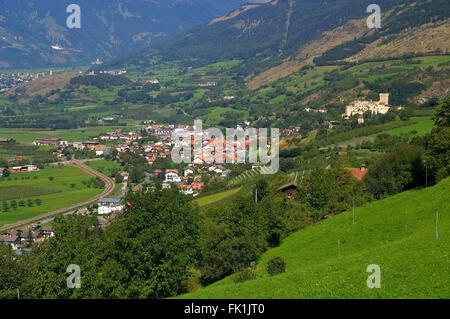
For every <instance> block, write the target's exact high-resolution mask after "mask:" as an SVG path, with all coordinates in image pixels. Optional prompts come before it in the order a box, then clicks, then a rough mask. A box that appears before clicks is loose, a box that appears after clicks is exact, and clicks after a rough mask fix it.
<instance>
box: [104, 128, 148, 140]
mask: <svg viewBox="0 0 450 319" xmlns="http://www.w3.org/2000/svg"><path fill="white" fill-rule="evenodd" d="M98 138H99V139H100V140H103V141H115V140H122V141H125V142H133V141H137V140H140V139H142V135H141V134H139V133H136V132H123V131H121V130H117V131H114V132H111V133H106V134H102V135H100V136H99V137H98Z"/></svg>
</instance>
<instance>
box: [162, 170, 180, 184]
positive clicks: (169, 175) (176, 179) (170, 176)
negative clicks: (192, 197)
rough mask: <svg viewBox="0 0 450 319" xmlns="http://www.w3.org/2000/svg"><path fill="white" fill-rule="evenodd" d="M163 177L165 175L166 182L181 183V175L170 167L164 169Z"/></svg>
mask: <svg viewBox="0 0 450 319" xmlns="http://www.w3.org/2000/svg"><path fill="white" fill-rule="evenodd" d="M165 177H166V179H165V181H166V182H172V183H181V177H180V176H179V175H178V171H177V170H172V169H168V170H166V175H165Z"/></svg>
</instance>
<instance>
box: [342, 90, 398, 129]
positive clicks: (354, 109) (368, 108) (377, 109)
mask: <svg viewBox="0 0 450 319" xmlns="http://www.w3.org/2000/svg"><path fill="white" fill-rule="evenodd" d="M389 109H390V107H389V93H380V100H379V101H378V102H374V101H354V102H352V103H351V104H350V105H347V106H346V107H345V113H344V114H342V118H343V119H349V118H350V116H352V115H359V119H358V122H359V123H364V118H363V114H364V113H366V112H371V113H372V114H375V115H376V114H386V113H387V112H388V111H389Z"/></svg>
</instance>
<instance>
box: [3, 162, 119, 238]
mask: <svg viewBox="0 0 450 319" xmlns="http://www.w3.org/2000/svg"><path fill="white" fill-rule="evenodd" d="M69 162H70V164H71V165H73V166H76V167H78V168H80V169H81V170H82V171H84V172H85V173H87V174H89V175H92V176H94V177H98V178H100V179H101V180H102V181H103V182H104V183H105V189H104V190H103V192H101V194H99V195H97V196H95V197H93V198H91V199H89V200H87V201H84V202H81V203H77V204H74V205H71V206H68V207H64V208H60V209H57V210H54V211H51V212H48V213H45V214H41V215H38V216H34V217H32V218H28V219H24V220H21V221H19V222H16V223H13V224H8V225H4V226H1V227H0V233H1V232H5V231H7V230H9V229H17V228H20V227H22V226H24V225H28V224H31V223H35V222H37V221H39V220H41V219H47V218H49V217H53V216H55V215H58V214H61V213H65V212H67V211H71V210H75V209H77V208H79V207H83V206H87V205H89V204H92V203H93V202H96V201H97V200H99V199H100V198H102V197H106V196H108V195H109V194H111V193H112V192H113V191H114V188H115V186H116V184H115V183H114V181H113V180H112V179H111V178H109V177H108V176H106V175H103V174H102V173H100V172H98V171H96V170H94V169H93V168H90V167H89V166H86V165H85V164H83V163H82V162H80V161H77V160H75V159H73V160H72V161H69ZM69 162H66V164H69Z"/></svg>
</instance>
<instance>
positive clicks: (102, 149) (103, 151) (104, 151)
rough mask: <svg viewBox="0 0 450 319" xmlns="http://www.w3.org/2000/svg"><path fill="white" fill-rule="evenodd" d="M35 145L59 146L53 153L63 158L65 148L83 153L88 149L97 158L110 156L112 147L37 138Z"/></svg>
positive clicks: (89, 142)
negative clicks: (93, 152)
mask: <svg viewBox="0 0 450 319" xmlns="http://www.w3.org/2000/svg"><path fill="white" fill-rule="evenodd" d="M33 144H34V145H38V146H42V145H44V146H58V147H59V148H58V150H56V151H54V152H53V155H56V156H57V157H62V156H63V152H62V151H63V149H65V148H73V149H76V150H81V151H82V150H85V149H88V150H90V151H95V154H96V155H97V156H104V155H108V154H109V153H110V152H111V147H109V146H105V145H103V144H100V143H99V142H97V141H81V142H68V141H63V140H60V139H56V138H37V139H36V140H35V141H34V142H33Z"/></svg>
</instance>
